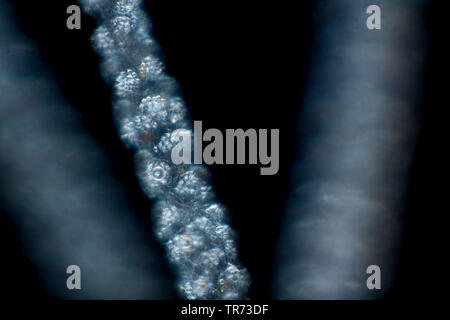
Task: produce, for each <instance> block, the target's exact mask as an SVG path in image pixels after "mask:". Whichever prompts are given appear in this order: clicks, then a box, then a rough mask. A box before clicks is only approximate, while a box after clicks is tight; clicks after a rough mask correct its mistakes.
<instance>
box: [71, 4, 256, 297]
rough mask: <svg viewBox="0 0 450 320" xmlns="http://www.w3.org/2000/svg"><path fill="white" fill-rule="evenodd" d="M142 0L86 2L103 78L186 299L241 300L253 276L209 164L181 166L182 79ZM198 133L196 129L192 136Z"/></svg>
mask: <svg viewBox="0 0 450 320" xmlns="http://www.w3.org/2000/svg"><path fill="white" fill-rule="evenodd" d="M141 2H142V1H140V0H115V1H111V0H80V3H81V5H82V7H83V9H84V11H85V12H86V13H88V14H90V15H92V16H94V17H95V18H96V19H97V20H98V21H99V26H98V28H97V29H96V30H95V32H94V35H93V37H92V44H93V46H94V48H95V50H96V51H97V52H98V54H99V55H100V56H101V57H102V62H101V72H102V76H103V77H104V78H105V80H106V81H108V82H109V83H110V84H111V85H112V86H113V87H114V99H113V102H114V113H115V118H116V121H117V125H118V128H119V131H120V136H121V138H122V140H123V142H124V143H125V144H126V145H127V146H128V147H130V148H134V149H135V150H136V169H137V176H138V177H139V179H140V182H141V186H142V189H143V190H144V191H145V193H146V194H147V195H148V197H149V198H152V199H155V200H157V202H156V205H155V208H154V209H153V212H152V215H153V218H154V221H155V228H156V234H157V237H158V238H159V239H160V241H162V242H163V243H164V244H165V246H166V248H167V252H168V258H169V260H170V261H171V263H172V264H173V265H174V266H175V271H176V273H177V274H178V288H179V290H180V292H181V294H182V295H183V296H184V297H186V298H187V299H242V298H245V297H246V294H247V289H248V286H249V276H248V274H247V271H246V270H245V269H244V268H242V267H241V266H240V264H239V262H238V259H237V250H236V243H235V235H234V233H233V231H232V230H231V228H230V227H229V225H228V224H226V223H225V219H226V218H227V216H228V214H227V212H226V209H225V208H224V207H223V206H222V205H221V204H219V203H218V202H217V201H216V200H215V196H214V193H213V191H212V188H211V184H210V181H209V179H208V172H207V169H206V168H205V167H203V166H199V165H184V164H182V165H175V164H174V163H173V162H172V161H171V152H172V148H173V147H174V146H175V145H176V144H177V143H178V142H179V141H180V136H181V135H186V134H187V133H192V131H191V130H192V129H191V125H190V122H189V121H188V117H187V108H186V106H185V104H184V101H183V99H182V98H181V97H180V95H179V93H178V90H177V84H176V82H175V80H173V79H172V78H171V77H170V76H168V75H167V74H166V73H165V72H164V63H163V61H162V58H161V55H160V50H159V47H158V45H157V44H156V42H155V40H154V39H153V38H152V37H151V35H150V34H151V22H150V20H149V18H148V17H147V15H146V13H145V12H144V11H143V10H142V9H141ZM192 136H193V135H192Z"/></svg>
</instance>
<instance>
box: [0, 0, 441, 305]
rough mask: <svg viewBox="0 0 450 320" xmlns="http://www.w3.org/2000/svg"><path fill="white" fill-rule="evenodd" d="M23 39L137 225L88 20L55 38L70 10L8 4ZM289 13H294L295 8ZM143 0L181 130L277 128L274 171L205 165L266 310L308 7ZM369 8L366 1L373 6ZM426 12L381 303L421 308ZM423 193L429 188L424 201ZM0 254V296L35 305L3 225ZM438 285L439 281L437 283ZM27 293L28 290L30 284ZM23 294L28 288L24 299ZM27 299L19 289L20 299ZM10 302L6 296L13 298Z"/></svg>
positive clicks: (429, 225) (144, 207) (304, 57)
mask: <svg viewBox="0 0 450 320" xmlns="http://www.w3.org/2000/svg"><path fill="white" fill-rule="evenodd" d="M12 2H13V3H14V5H15V7H16V9H17V15H18V18H19V20H20V23H21V25H22V27H23V30H24V31H25V32H26V33H27V34H28V35H30V36H31V37H32V38H33V39H34V40H35V41H36V42H37V44H38V46H39V48H40V49H41V51H42V54H43V56H44V58H45V59H46V60H47V62H48V64H49V66H50V67H51V69H52V71H53V72H54V74H55V76H56V80H57V81H58V84H59V85H60V87H61V89H62V92H63V94H64V95H65V97H66V98H67V99H68V101H70V102H71V103H72V104H73V105H74V106H75V107H76V108H78V109H79V111H80V112H81V113H82V114H83V115H84V119H85V121H86V129H87V130H90V131H91V132H92V134H93V135H94V136H95V138H96V139H98V141H99V142H100V143H101V145H102V146H103V148H104V149H105V150H106V152H107V153H108V155H109V156H110V158H111V161H112V162H113V163H114V168H115V169H116V172H117V176H118V178H119V179H120V180H121V183H123V184H125V185H126V186H127V190H128V191H129V194H128V196H129V198H130V201H132V202H133V204H134V205H135V207H136V212H137V214H139V215H140V216H141V218H142V220H143V222H148V219H149V212H150V207H151V202H150V201H149V200H147V199H146V197H145V196H144V195H143V194H142V192H141V191H140V189H139V186H138V184H137V180H136V178H135V176H134V168H133V163H132V152H131V151H130V150H127V149H125V147H124V146H123V145H122V143H121V142H120V140H119V138H118V136H117V131H116V128H115V127H114V125H113V120H112V114H111V98H110V89H109V87H108V86H107V85H106V84H105V83H104V81H103V79H102V78H101V77H100V75H99V71H98V70H99V69H98V63H99V58H98V57H97V55H96V54H95V53H94V52H93V50H92V48H91V44H90V41H89V38H90V35H91V34H92V31H93V30H94V28H95V21H94V20H93V19H91V18H90V17H88V16H86V15H83V17H82V29H81V30H68V29H67V28H66V19H67V17H68V15H67V14H66V9H67V7H68V6H69V5H71V4H75V2H74V1H66V0H59V1H25V0H22V1H12ZM295 2H297V3H300V4H294V3H295ZM295 2H294V1H292V2H278V1H277V2H275V1H270V2H265V3H263V2H259V1H248V2H245V3H244V2H243V1H239V2H238V1H227V2H222V1H221V2H219V1H179V2H177V1H146V4H145V9H146V11H147V13H148V14H149V15H150V17H151V18H152V20H153V34H154V36H155V37H156V39H157V41H158V42H159V44H160V45H161V47H162V51H163V53H164V56H165V61H166V70H167V72H168V73H169V74H170V75H172V76H174V77H175V78H176V79H177V81H178V82H179V84H180V87H181V89H182V91H183V94H184V98H185V100H186V102H187V105H188V106H189V108H190V110H191V120H202V121H203V128H204V130H206V129H207V128H218V129H221V130H224V129H225V128H243V129H247V128H255V129H259V128H279V129H280V170H279V172H278V174H277V175H275V176H261V175H260V174H259V166H255V165H252V166H249V165H214V166H210V169H211V172H212V176H213V185H214V188H215V191H216V194H217V196H218V198H219V200H220V201H221V202H222V203H223V204H225V205H226V206H227V207H228V208H229V210H230V212H231V214H232V226H233V228H234V229H235V230H236V231H237V234H238V237H239V250H240V260H241V262H242V263H243V265H244V266H246V267H247V268H248V270H249V272H250V274H251V276H252V287H251V292H250V296H251V298H253V299H267V298H270V297H271V294H270V279H271V272H272V266H273V247H274V244H275V241H276V238H277V235H278V232H279V230H278V225H279V219H280V212H282V210H283V206H284V202H285V199H286V196H287V192H288V186H289V168H290V165H291V162H292V161H293V156H294V152H295V150H294V146H295V145H296V143H295V136H294V125H295V119H296V115H297V113H298V112H299V107H300V105H301V98H302V95H303V87H304V78H305V75H306V71H307V62H308V59H309V58H310V55H313V53H311V52H309V50H308V48H309V45H310V39H311V36H312V33H313V28H312V25H311V21H310V17H311V10H312V7H313V4H314V1H295ZM375 2H376V1H375ZM439 12H443V11H442V8H440V7H439V5H438V4H436V3H435V4H434V7H433V9H432V10H431V12H430V14H429V17H428V19H429V21H430V24H429V33H430V34H432V35H433V36H430V39H429V40H430V41H429V45H430V50H429V61H432V62H431V63H429V64H428V66H427V67H428V68H427V75H426V77H427V78H426V80H427V81H426V99H425V103H424V104H423V106H422V110H421V112H422V114H423V123H422V125H423V127H422V129H421V136H420V139H419V143H418V147H417V150H416V153H415V158H414V165H413V168H412V172H411V183H410V196H409V202H408V209H407V212H405V215H404V221H405V223H406V228H405V241H404V248H403V252H402V259H401V265H400V270H399V277H398V281H397V282H396V284H395V286H394V289H393V290H392V291H391V293H390V294H389V295H388V298H411V297H417V296H419V297H426V296H427V295H428V293H429V292H430V290H431V289H433V288H435V287H437V286H439V281H440V280H439V278H440V276H439V273H436V272H435V270H438V267H437V266H436V262H437V260H439V259H440V258H439V257H440V256H442V254H443V253H445V251H444V252H443V251H439V250H438V249H437V247H438V245H439V244H440V243H441V242H440V241H441V240H440V239H439V237H440V236H441V235H442V233H440V232H439V231H440V230H438V225H439V223H438V222H439V220H440V219H442V215H443V214H444V210H443V209H441V208H440V207H439V204H438V203H439V201H438V200H439V199H442V198H443V194H442V192H443V189H442V188H441V187H437V185H436V180H435V179H436V178H437V176H438V175H440V174H441V169H442V167H441V166H439V164H438V163H437V162H435V160H436V159H439V158H440V157H439V153H440V151H439V150H440V149H439V148H441V147H442V146H441V145H440V144H439V141H438V139H439V137H442V135H443V134H442V133H437V132H436V131H435V129H436V128H438V125H437V121H436V120H437V119H439V118H440V116H441V110H442V107H443V105H442V104H443V103H442V102H441V100H440V99H441V98H442V97H443V90H442V89H443V86H444V84H443V83H442V82H439V81H438V80H437V77H438V75H439V73H440V72H441V71H440V69H441V68H440V67H441V66H440V62H439V61H441V60H439V59H440V58H442V57H445V55H444V54H443V53H442V51H441V50H440V49H441V48H440V47H439V46H440V42H441V40H442V38H441V37H440V34H439V32H441V31H442V28H441V25H440V22H439V21H440V20H439V19H438V13H439ZM430 188H433V190H431V189H430ZM1 229H2V232H1V234H2V237H3V238H4V239H2V241H1V243H2V244H1V249H2V251H4V254H3V259H4V261H6V263H5V262H2V266H1V272H2V273H1V274H3V275H5V274H8V275H10V276H8V277H6V279H5V278H4V279H3V282H2V286H3V287H6V288H9V289H10V290H11V292H13V293H15V295H16V296H17V297H23V296H27V295H28V296H30V297H36V296H42V297H44V296H45V294H44V293H43V292H42V291H40V289H39V287H38V284H37V283H38V282H37V280H35V279H36V278H35V276H34V275H33V274H32V271H31V270H32V269H31V267H30V266H29V265H28V264H27V263H26V261H25V260H24V259H23V257H22V256H21V254H20V249H19V247H18V246H17V245H15V243H16V242H15V240H14V234H13V232H12V231H11V229H10V228H9V225H8V223H7V222H5V223H3V221H2V224H1ZM442 276H443V275H442ZM30 284H31V285H30ZM30 286H31V288H30ZM25 288H26V289H25ZM13 296H14V295H13Z"/></svg>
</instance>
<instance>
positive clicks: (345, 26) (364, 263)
mask: <svg viewBox="0 0 450 320" xmlns="http://www.w3.org/2000/svg"><path fill="white" fill-rule="evenodd" d="M427 3H428V2H427V1H418V0H410V1H402V0H398V1H390V0H389V1H383V0H380V1H352V0H351V1H350V0H343V1H319V2H318V3H317V6H316V8H315V12H316V16H315V23H316V34H315V37H314V38H315V40H314V45H313V48H312V52H314V53H315V55H314V58H313V59H312V65H311V66H310V71H309V79H308V85H307V89H306V96H305V100H304V104H303V107H302V110H301V112H300V116H299V120H298V136H299V145H298V149H299V154H298V158H297V162H296V164H295V166H294V167H293V168H292V186H291V188H292V191H291V195H290V197H289V201H288V203H287V205H286V209H285V212H284V216H283V223H282V228H281V238H280V240H279V243H278V251H277V259H276V260H275V261H274V263H275V270H276V272H275V277H274V280H273V288H274V297H275V298H281V299H346V298H354V299H365V298H378V297H382V296H383V295H384V294H385V293H386V292H388V290H389V288H390V287H391V285H392V283H393V280H394V278H395V270H396V265H397V262H398V255H399V245H400V239H401V236H402V224H401V215H402V213H403V209H404V208H403V206H404V203H405V192H406V185H407V179H408V173H409V168H410V160H411V158H412V153H413V151H414V145H415V142H416V136H417V122H418V121H417V119H418V117H417V111H418V106H419V105H420V104H421V98H422V94H421V90H420V87H421V84H423V72H422V71H423V70H422V69H423V66H424V58H425V48H426V46H425V41H424V29H425V23H424V18H425V14H426V8H427V6H426V5H427ZM373 4H377V5H379V7H380V8H381V29H380V30H377V29H375V30H369V29H368V28H367V26H366V19H367V18H369V15H370V14H373V13H374V12H372V11H370V14H367V13H366V11H367V8H368V7H369V6H370V5H373ZM370 265H377V266H379V267H380V269H381V289H380V290H369V288H368V287H367V286H366V280H367V278H368V277H369V274H367V273H366V271H367V268H368V267H369V266H370Z"/></svg>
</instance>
